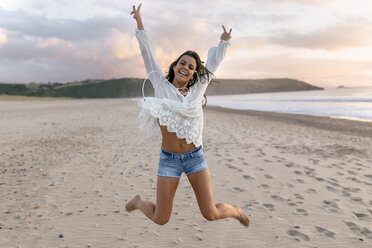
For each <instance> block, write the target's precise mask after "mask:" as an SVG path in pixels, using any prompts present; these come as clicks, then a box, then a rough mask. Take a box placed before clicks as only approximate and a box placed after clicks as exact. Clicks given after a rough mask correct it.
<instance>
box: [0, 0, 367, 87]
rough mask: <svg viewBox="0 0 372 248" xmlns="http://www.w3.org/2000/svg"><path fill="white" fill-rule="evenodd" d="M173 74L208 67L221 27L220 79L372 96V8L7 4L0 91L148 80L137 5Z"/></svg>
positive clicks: (359, 0)
mask: <svg viewBox="0 0 372 248" xmlns="http://www.w3.org/2000/svg"><path fill="white" fill-rule="evenodd" d="M140 2H142V4H143V6H142V18H143V21H144V25H145V29H146V30H147V32H148V33H149V34H150V36H151V37H152V40H153V41H154V43H155V46H156V52H157V57H158V62H159V64H160V66H161V67H162V69H163V70H164V71H166V70H167V66H168V65H169V64H170V63H171V62H172V61H173V60H174V59H175V58H176V57H178V55H179V54H180V53H182V52H184V51H185V50H195V51H197V52H198V53H199V54H200V55H201V57H202V58H206V56H207V52H208V49H209V48H210V47H211V46H215V45H217V44H218V42H219V37H220V34H221V33H222V28H221V24H224V25H225V26H226V28H232V29H233V31H232V36H233V38H232V40H231V46H230V47H229V50H228V52H227V55H226V58H225V60H224V61H223V63H222V64H221V66H220V68H219V70H218V71H217V72H216V76H217V77H218V78H239V79H243V78H249V79H251V78H283V77H289V78H296V79H299V80H304V81H306V82H309V83H312V84H314V85H317V86H321V87H335V86H338V85H344V86H372V1H370V0H353V1H350V0H235V1H224V0H213V1H210V0H189V1H170V0H156V1H155V0H142V1H127V0H106V1H102V0H79V1H78V0H76V1H72V0H70V1H69V0H54V1H50V0H0V82H3V83H10V82H19V83H28V82H49V81H50V82H71V81H78V80H84V79H88V78H99V79H109V78H122V77H144V76H145V70H144V66H143V62H142V58H141V56H140V51H139V48H138V43H137V41H136V39H135V37H134V29H135V27H136V23H135V20H134V19H133V18H132V17H131V16H130V14H129V13H130V11H131V9H132V5H133V4H135V5H138V4H139V3H140Z"/></svg>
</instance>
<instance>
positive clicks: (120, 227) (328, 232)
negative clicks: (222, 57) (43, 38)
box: [0, 99, 372, 248]
mask: <svg viewBox="0 0 372 248" xmlns="http://www.w3.org/2000/svg"><path fill="white" fill-rule="evenodd" d="M138 110H139V109H138V107H137V103H136V102H135V101H131V100H130V99H116V100H65V101H48V102H42V101H32V102H31V101H23V102H22V101H20V102H8V101H3V102H0V147H1V150H0V198H1V199H2V200H1V202H0V247H22V248H23V247H174V246H177V247H366V248H367V247H371V246H372V168H371V166H372V123H365V122H363V123H362V122H356V121H346V120H339V119H335V120H334V119H330V118H321V117H308V116H293V115H286V114H273V113H262V112H254V111H249V112H248V111H230V110H221V109H220V108H215V107H209V108H206V109H205V129H204V130H205V133H204V149H205V154H206V158H207V162H208V164H209V167H210V171H211V175H212V184H213V189H214V197H215V200H216V201H217V202H220V201H226V202H228V203H231V204H237V205H240V206H241V207H242V208H243V209H244V211H246V212H247V213H249V215H250V218H251V226H250V227H249V228H248V229H246V228H243V227H242V226H241V225H240V224H239V222H237V221H236V220H234V219H227V220H219V221H215V222H208V221H206V220H204V219H203V217H202V216H201V214H200V212H199V209H198V206H197V203H196V200H195V196H194V193H193V191H192V188H191V186H190V184H189V183H188V181H187V179H186V177H184V176H183V177H182V178H181V180H180V184H179V187H178V190H177V193H176V197H175V200H174V208H173V214H172V218H171V220H170V222H169V223H168V224H167V225H165V226H158V225H156V224H154V223H152V222H151V221H150V220H148V219H147V218H146V217H144V216H143V215H142V214H141V213H140V212H138V211H134V212H132V213H127V212H125V210H124V205H125V203H126V202H127V201H128V200H129V199H130V198H131V197H133V196H134V195H135V194H137V193H140V194H141V195H142V197H143V198H145V199H154V198H155V190H156V170H157V163H158V154H159V152H160V147H155V146H153V145H152V144H151V143H149V142H148V140H147V139H146V137H145V135H144V134H142V133H140V131H139V129H138V127H137V123H136V118H137V115H138Z"/></svg>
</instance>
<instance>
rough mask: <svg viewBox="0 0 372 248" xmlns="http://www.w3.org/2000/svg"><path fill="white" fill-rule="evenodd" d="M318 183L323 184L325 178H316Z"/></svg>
mask: <svg viewBox="0 0 372 248" xmlns="http://www.w3.org/2000/svg"><path fill="white" fill-rule="evenodd" d="M315 179H316V180H317V181H319V182H323V181H324V178H321V177H316V178H315Z"/></svg>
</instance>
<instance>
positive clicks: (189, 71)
mask: <svg viewBox="0 0 372 248" xmlns="http://www.w3.org/2000/svg"><path fill="white" fill-rule="evenodd" d="M195 70H196V60H195V59H194V58H193V57H191V56H189V55H183V56H182V57H181V58H180V60H179V61H178V63H177V64H176V65H175V66H173V71H174V80H173V84H175V83H176V84H175V86H181V87H184V86H186V85H187V83H188V82H189V81H190V79H191V78H192V77H193V75H194V72H195ZM185 84H186V85H185Z"/></svg>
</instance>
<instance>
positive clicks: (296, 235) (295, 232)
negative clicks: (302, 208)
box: [287, 230, 310, 241]
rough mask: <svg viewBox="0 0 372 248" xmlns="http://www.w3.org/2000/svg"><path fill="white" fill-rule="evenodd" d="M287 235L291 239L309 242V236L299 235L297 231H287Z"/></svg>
mask: <svg viewBox="0 0 372 248" xmlns="http://www.w3.org/2000/svg"><path fill="white" fill-rule="evenodd" d="M287 233H288V235H289V236H291V237H296V238H300V239H302V240H304V241H308V240H310V238H309V236H307V235H306V234H304V233H301V232H299V231H297V230H288V231H287Z"/></svg>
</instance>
